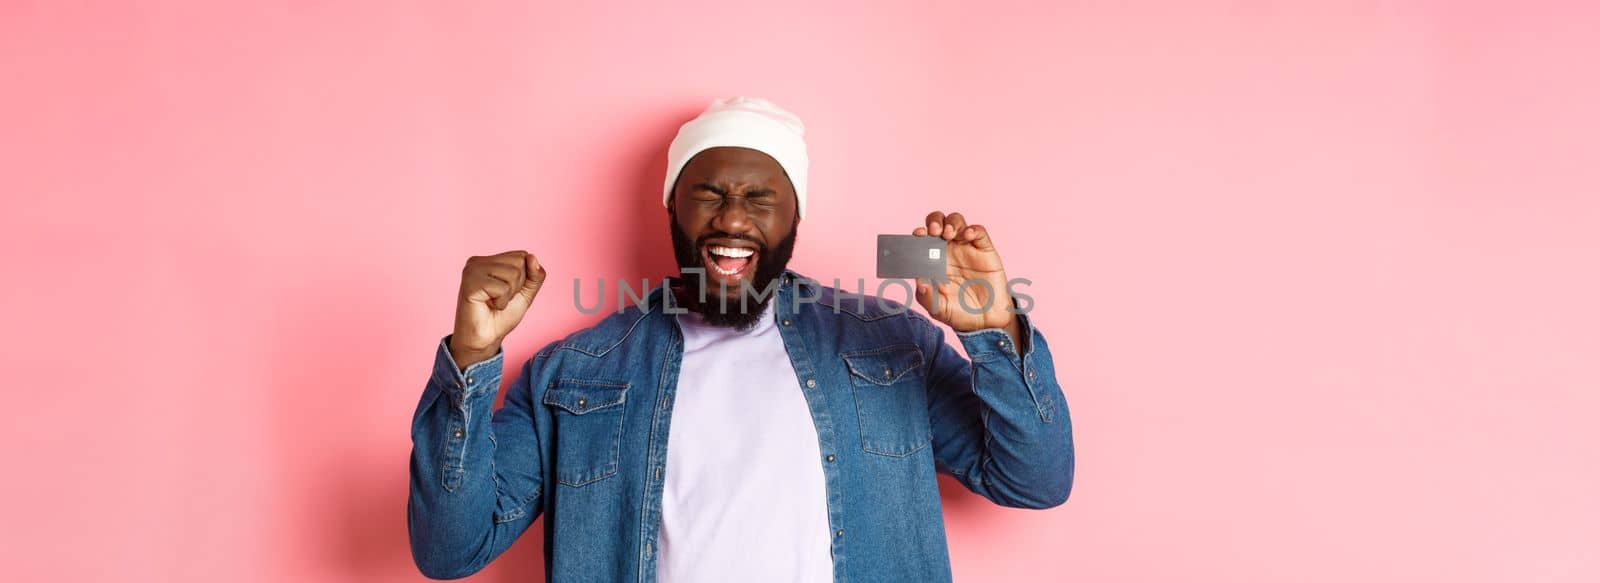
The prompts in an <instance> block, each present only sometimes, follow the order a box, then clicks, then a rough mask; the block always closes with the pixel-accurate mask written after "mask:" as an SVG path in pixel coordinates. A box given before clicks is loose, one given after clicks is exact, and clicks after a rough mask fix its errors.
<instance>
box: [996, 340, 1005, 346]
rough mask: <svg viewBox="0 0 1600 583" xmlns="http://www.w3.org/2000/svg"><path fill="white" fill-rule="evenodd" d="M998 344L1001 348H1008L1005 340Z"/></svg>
mask: <svg viewBox="0 0 1600 583" xmlns="http://www.w3.org/2000/svg"><path fill="white" fill-rule="evenodd" d="M997 344H999V345H1000V347H1001V348H1005V347H1006V341H1004V340H1001V341H1000V342H998V343H997Z"/></svg>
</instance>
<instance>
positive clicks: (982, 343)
mask: <svg viewBox="0 0 1600 583" xmlns="http://www.w3.org/2000/svg"><path fill="white" fill-rule="evenodd" d="M1014 316H1015V317H1016V319H1017V337H1018V338H1021V339H1022V344H1023V346H1021V347H1018V346H1014V345H1013V343H1012V342H1011V335H1010V334H1007V333H1006V331H1005V330H1004V329H1001V328H984V329H982V330H973V331H971V332H956V337H957V338H960V339H961V346H963V347H965V348H966V349H967V358H971V359H972V361H973V362H982V361H986V360H992V359H996V358H1003V359H1006V360H1007V361H1009V362H1011V364H1013V365H1015V366H1016V367H1017V370H1022V362H1023V361H1024V360H1025V359H1026V358H1027V357H1028V356H1030V355H1032V354H1033V347H1034V345H1036V344H1038V341H1036V340H1034V337H1033V335H1034V333H1035V332H1034V329H1033V323H1032V322H1029V321H1028V316H1026V315H1024V314H1015V315H1014Z"/></svg>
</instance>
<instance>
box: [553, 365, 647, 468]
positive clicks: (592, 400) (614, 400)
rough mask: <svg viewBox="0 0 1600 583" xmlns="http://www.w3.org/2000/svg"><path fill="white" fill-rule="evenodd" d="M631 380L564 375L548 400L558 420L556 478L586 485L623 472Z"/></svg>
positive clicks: (555, 383) (556, 420)
mask: <svg viewBox="0 0 1600 583" xmlns="http://www.w3.org/2000/svg"><path fill="white" fill-rule="evenodd" d="M627 397H628V384H627V383H622V382H606V381H586V380H573V379H561V380H558V381H555V382H552V383H550V387H549V388H548V389H547V390H546V391H545V393H544V404H545V405H546V406H548V407H550V408H551V411H550V415H551V417H552V418H553V419H554V420H555V432H554V434H555V444H554V445H555V447H554V448H553V449H554V451H555V457H556V459H555V472H556V482H559V483H562V484H566V485H568V486H584V485H588V484H592V483H594V482H598V481H600V480H604V479H606V478H609V477H611V476H612V475H614V474H616V473H617V458H618V456H619V454H620V452H621V450H620V447H621V445H622V421H623V419H622V417H623V411H624V410H626V409H627V407H625V406H624V405H625V404H626V403H627V400H628V399H627Z"/></svg>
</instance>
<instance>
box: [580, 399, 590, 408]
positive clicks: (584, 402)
mask: <svg viewBox="0 0 1600 583" xmlns="http://www.w3.org/2000/svg"><path fill="white" fill-rule="evenodd" d="M588 404H589V400H588V399H578V408H580V409H581V408H583V406H584V405H588Z"/></svg>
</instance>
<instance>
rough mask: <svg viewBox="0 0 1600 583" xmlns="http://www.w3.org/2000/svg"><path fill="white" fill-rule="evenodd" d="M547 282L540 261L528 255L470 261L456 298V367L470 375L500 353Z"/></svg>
mask: <svg viewBox="0 0 1600 583" xmlns="http://www.w3.org/2000/svg"><path fill="white" fill-rule="evenodd" d="M544 277H545V273H544V267H542V266H540V265H539V259H538V258H536V257H534V256H533V254H532V253H529V252H527V251H507V252H505V253H501V254H498V255H490V256H488V257H472V258H470V259H467V266H466V267H463V268H462V269H461V295H459V296H457V298H456V329H455V332H454V333H453V334H451V336H450V357H451V358H454V359H455V360H456V366H459V367H461V368H462V369H463V370H465V369H466V368H467V366H469V365H472V364H474V363H477V362H482V361H485V360H488V359H489V358H490V357H493V356H494V355H495V353H496V352H498V351H499V350H500V341H501V340H504V339H505V337H506V335H507V334H510V333H511V330H512V329H515V328H516V327H517V324H518V323H519V322H522V317H523V316H524V315H526V314H527V313H528V306H530V305H532V304H533V298H534V296H537V295H539V287H540V286H542V285H544Z"/></svg>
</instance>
